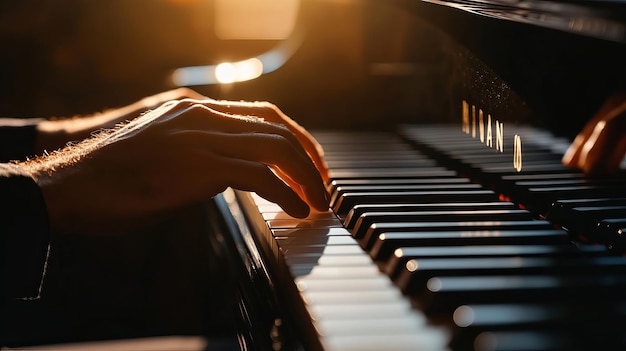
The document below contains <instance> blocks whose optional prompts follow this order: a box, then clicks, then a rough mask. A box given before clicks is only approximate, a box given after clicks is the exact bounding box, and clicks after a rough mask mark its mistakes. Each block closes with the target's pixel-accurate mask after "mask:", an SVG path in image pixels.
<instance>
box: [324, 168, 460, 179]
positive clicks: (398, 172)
mask: <svg viewBox="0 0 626 351" xmlns="http://www.w3.org/2000/svg"><path fill="white" fill-rule="evenodd" d="M456 175H457V173H456V171H452V170H449V169H447V168H445V167H428V168H424V167H415V168H411V167H406V168H393V169H387V168H361V169H349V168H338V169H331V170H330V171H329V177H330V178H331V179H353V178H369V179H391V178H396V179H397V178H434V177H437V178H438V177H442V178H445V177H453V176H456Z"/></svg>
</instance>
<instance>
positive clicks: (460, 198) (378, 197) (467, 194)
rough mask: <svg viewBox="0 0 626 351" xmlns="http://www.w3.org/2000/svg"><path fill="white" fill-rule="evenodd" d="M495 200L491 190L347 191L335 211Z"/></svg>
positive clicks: (341, 214)
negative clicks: (394, 204)
mask: <svg viewBox="0 0 626 351" xmlns="http://www.w3.org/2000/svg"><path fill="white" fill-rule="evenodd" d="M494 200H497V196H496V195H495V193H494V192H493V191H491V190H466V191H460V190H459V191H455V190H451V191H446V190H441V191H407V192H402V191H396V192H372V193H345V194H343V195H342V196H340V197H339V199H338V200H337V201H336V202H335V205H334V206H333V211H334V212H335V213H336V214H337V215H338V216H340V217H345V216H346V215H347V214H348V212H349V211H350V209H352V207H354V206H355V205H357V204H377V203H420V202H421V203H424V202H468V201H473V202H482V201H494Z"/></svg>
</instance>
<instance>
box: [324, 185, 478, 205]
mask: <svg viewBox="0 0 626 351" xmlns="http://www.w3.org/2000/svg"><path fill="white" fill-rule="evenodd" d="M477 189H482V186H481V185H480V184H475V183H459V184H449V183H446V184H433V183H427V184H399V185H398V184H382V185H342V186H338V187H336V188H335V191H333V193H332V194H331V197H330V206H331V207H333V205H334V203H335V201H337V199H338V198H339V197H341V195H343V194H346V193H366V192H372V193H373V192H385V191H424V190H429V191H435V190H477Z"/></svg>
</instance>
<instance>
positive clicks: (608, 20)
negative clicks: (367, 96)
mask: <svg viewBox="0 0 626 351" xmlns="http://www.w3.org/2000/svg"><path fill="white" fill-rule="evenodd" d="M368 6H372V8H378V7H377V6H376V5H373V4H371V3H368V5H365V7H368ZM393 6H398V8H401V9H405V10H407V11H409V12H410V13H413V14H416V17H415V20H416V21H418V22H420V23H422V22H421V21H423V19H424V18H426V19H427V21H426V22H430V23H431V24H433V25H434V27H436V28H439V29H440V30H441V29H442V30H443V31H444V32H446V33H447V34H445V35H442V34H436V35H442V36H441V37H437V38H439V39H441V41H440V42H438V47H437V48H436V50H439V49H441V50H443V52H445V54H444V55H443V56H441V57H444V58H445V59H443V61H442V62H443V65H441V63H442V62H440V64H439V65H437V64H432V62H430V64H431V66H430V67H431V68H433V67H438V68H439V69H440V70H439V71H437V70H435V71H436V74H433V75H431V76H428V75H421V76H420V75H418V76H420V77H421V78H425V77H428V78H433V77H437V78H442V77H445V78H443V80H442V81H439V83H442V84H441V85H440V86H438V85H436V84H435V85H432V86H431V87H437V88H436V89H435V90H434V93H440V92H445V93H446V94H447V95H446V96H445V98H444V100H446V101H447V106H448V107H447V108H443V109H441V106H442V105H438V104H439V103H440V102H441V101H442V100H441V99H442V97H441V96H438V97H437V98H434V100H433V101H431V102H432V103H433V104H431V105H429V106H428V108H427V109H426V110H428V111H429V112H431V113H432V112H434V111H437V112H438V113H440V114H441V116H440V117H441V118H439V116H435V117H433V116H427V117H423V116H422V115H421V113H423V112H420V111H405V112H404V114H405V115H404V116H402V117H398V116H394V115H392V114H393V113H396V112H397V110H396V109H394V108H391V109H390V110H391V112H390V114H384V113H378V120H377V122H374V121H373V120H370V119H371V118H373V117H371V116H370V115H369V114H366V115H365V116H364V120H362V121H358V120H356V121H355V120H354V119H352V120H349V122H348V121H346V120H342V121H338V123H337V125H335V127H336V128H333V126H332V125H325V126H324V125H319V126H318V125H316V122H315V121H309V122H310V123H308V124H312V125H314V126H316V127H317V129H314V130H313V134H314V136H315V137H316V138H317V139H318V140H319V141H320V143H321V144H322V145H323V146H324V149H325V151H326V158H327V161H328V164H329V167H330V170H331V181H330V182H329V183H328V190H329V192H330V194H331V195H332V198H331V209H330V210H329V211H328V212H326V213H316V214H313V215H312V216H310V218H308V219H306V220H295V219H293V218H290V217H288V216H287V215H285V214H284V213H283V212H282V211H281V209H280V208H279V207H277V206H276V205H274V204H271V203H268V202H267V201H265V200H263V199H262V198H260V197H258V196H256V195H255V194H250V193H246V192H240V191H230V190H229V191H227V192H225V193H224V196H223V197H218V198H217V199H216V208H215V210H216V211H217V213H218V214H219V215H220V216H221V217H222V218H223V229H222V230H221V231H222V232H223V233H229V234H226V235H225V236H224V238H230V239H225V241H226V242H230V244H227V245H230V246H232V248H234V251H236V252H238V253H239V254H238V255H236V256H237V257H239V258H243V261H242V262H243V264H241V266H242V268H243V269H244V271H245V274H243V275H244V276H247V277H248V278H249V280H250V281H253V282H254V285H253V286H254V288H253V289H252V291H250V290H248V291H242V292H241V293H240V296H241V297H242V300H241V302H240V304H241V306H242V307H241V310H242V311H245V313H242V315H243V316H244V318H243V320H245V321H247V323H249V327H248V328H245V327H244V329H243V331H242V335H243V337H242V340H245V342H246V343H247V344H248V345H254V346H249V347H252V348H253V349H260V350H262V349H266V348H267V349H274V350H291V349H295V350H590V349H602V350H622V349H624V348H626V333H624V328H623V326H624V325H626V297H625V296H626V257H624V256H623V253H624V252H625V250H626V241H624V238H623V232H624V231H625V230H626V179H625V178H624V176H623V175H624V174H623V173H621V174H618V175H616V176H612V177H592V176H588V175H585V174H583V173H582V172H580V171H577V170H573V169H570V168H567V167H564V166H563V165H562V164H561V158H562V156H563V153H564V152H565V150H566V149H567V147H568V145H569V144H570V142H571V138H572V136H573V134H572V133H575V132H577V130H578V129H579V128H580V127H581V125H582V123H584V118H583V117H581V116H587V117H589V116H590V115H591V113H592V112H591V111H592V110H593V109H594V108H597V107H598V106H599V104H600V102H601V100H602V99H604V98H606V97H608V96H609V95H610V94H611V93H612V92H615V91H617V90H618V89H623V88H624V87H626V74H625V72H626V67H625V66H626V65H624V62H626V61H624V58H625V57H626V56H625V52H626V50H625V48H624V43H625V42H626V38H625V37H624V18H625V17H624V15H625V14H626V8H625V7H624V4H623V3H620V2H619V1H604V2H602V1H601V2H593V3H590V2H585V1H577V2H576V3H575V4H572V3H567V4H566V3H561V2H547V1H469V0H467V1H449V2H446V1H426V2H421V1H398V2H394V3H393ZM370 10H371V8H370ZM370 19H371V18H370ZM568 20H569V22H568ZM431 24H429V25H424V26H425V27H424V28H428V30H427V32H428V33H429V34H432V33H435V32H432V33H431V32H430V31H431V30H433V29H432V28H434V27H431ZM407 27H411V28H413V29H415V28H421V29H423V28H422V27H421V25H417V26H413V25H407ZM437 33H438V32H437ZM433 35H435V34H433ZM459 42H460V43H461V44H458V43H459ZM365 51H366V52H367V50H365ZM589 51H591V52H589ZM374 56H376V55H374ZM419 59H420V60H423V59H424V57H423V56H420V57H419ZM420 64H421V65H424V61H420ZM448 64H449V66H447V65H448ZM374 66H375V67H377V68H378V69H381V71H377V70H373V71H376V72H379V73H380V72H386V74H390V72H391V71H393V72H395V73H397V72H398V71H397V70H395V69H399V68H398V67H400V66H401V65H400V66H399V65H395V66H394V65H389V66H384V67H383V65H372V67H374ZM418 66H419V65H414V66H411V65H410V64H409V65H404V66H402V67H404V68H407V67H410V68H411V69H408V71H410V72H412V73H413V74H414V73H415V70H414V69H415V67H418ZM427 66H428V65H426V66H425V67H427ZM394 67H395V68H394ZM441 69H442V70H441ZM403 72H405V73H406V72H407V70H405V71H403ZM412 78H415V76H412ZM379 83H380V82H379ZM414 87H415V88H416V90H415V91H414V92H415V94H417V95H419V96H417V95H416V99H418V100H420V101H421V102H422V103H425V104H426V105H428V103H427V101H428V99H427V98H426V99H424V96H425V94H424V90H421V88H420V87H421V86H419V85H414ZM404 93H407V92H404ZM422 99H423V100H422ZM383 100H384V98H383ZM583 100H584V101H583ZM406 105H409V106H410V105H411V104H410V103H409V104H406ZM443 105H446V103H444V104H443ZM434 106H438V107H434ZM591 106H595V107H591ZM377 112H380V111H377ZM424 121H427V122H428V123H424ZM306 122H307V121H305V125H307V123H306ZM359 122H362V123H359ZM318 123H319V121H318ZM321 124H323V123H321ZM355 125H357V126H358V127H357V128H355V127H354V126H355ZM537 125H539V126H541V127H537ZM346 126H348V127H350V128H345V127H346ZM338 127H343V128H338ZM372 127H373V128H372ZM231 235H232V237H231ZM246 285H249V284H246V283H241V288H242V290H243V288H245V286H246Z"/></svg>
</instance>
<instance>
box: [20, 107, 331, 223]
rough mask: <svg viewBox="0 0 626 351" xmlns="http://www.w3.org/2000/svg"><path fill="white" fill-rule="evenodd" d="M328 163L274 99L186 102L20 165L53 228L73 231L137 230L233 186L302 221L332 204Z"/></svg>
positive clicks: (319, 150) (160, 108) (163, 108)
mask: <svg viewBox="0 0 626 351" xmlns="http://www.w3.org/2000/svg"><path fill="white" fill-rule="evenodd" d="M257 116H263V117H264V118H267V119H268V121H264V120H263V119H261V118H259V117H257ZM303 145H304V146H303ZM315 160H317V161H315ZM315 162H317V163H315ZM323 165H324V162H323V158H322V155H321V148H320V147H319V145H318V144H317V142H316V141H315V140H314V139H313V138H311V137H310V135H308V133H306V132H305V131H304V129H302V127H300V126H298V125H297V124H296V123H295V122H294V121H292V120H291V119H289V118H288V117H287V116H285V115H284V114H283V113H282V112H280V110H278V109H277V108H276V107H275V106H273V105H271V104H268V103H243V102H238V103H227V102H217V101H214V100H192V99H184V100H176V101H171V102H167V103H165V104H163V105H161V106H160V107H158V108H156V109H155V110H153V111H150V112H148V113H146V114H144V115H142V116H140V117H138V118H136V119H134V120H133V121H131V122H130V123H128V124H126V125H125V126H123V127H120V128H118V129H115V130H114V131H111V132H103V133H102V134H100V135H98V136H96V137H94V138H91V139H88V140H86V141H84V142H82V143H79V144H78V145H75V146H71V147H67V148H65V149H64V150H61V151H58V152H55V153H52V154H50V155H49V156H47V157H43V158H41V159H39V160H34V161H31V162H27V163H26V164H24V165H23V166H24V167H25V169H27V170H28V171H29V172H30V173H31V174H32V175H33V177H34V178H35V180H36V181H37V183H38V184H39V185H40V187H41V189H42V192H43V195H44V199H45V201H46V206H47V207H48V210H49V217H50V224H51V227H52V229H53V232H68V231H81V230H88V231H93V228H101V229H103V230H105V231H106V230H110V229H112V228H114V227H118V228H117V229H120V228H121V229H124V228H130V227H132V226H133V225H134V224H140V223H143V222H145V221H149V220H150V219H151V218H155V216H158V215H159V214H162V213H165V212H167V211H168V210H170V209H173V208H176V207H179V206H184V205H186V204H190V203H193V202H195V201H201V200H204V199H207V198H209V197H211V196H214V195H216V194H218V193H220V192H222V191H223V190H224V189H225V188H227V187H233V188H237V189H241V190H248V191H255V192H257V193H258V194H259V195H260V196H262V197H264V198H266V199H268V200H270V201H272V202H276V203H277V204H279V205H280V206H281V207H282V208H283V209H284V210H285V211H286V212H287V213H289V214H291V215H292V216H295V217H305V216H307V215H308V213H309V206H312V207H314V208H315V209H317V210H320V211H325V210H327V209H328V200H327V193H326V190H325V188H324V184H323V180H322V177H321V174H325V172H326V169H325V166H323Z"/></svg>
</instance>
